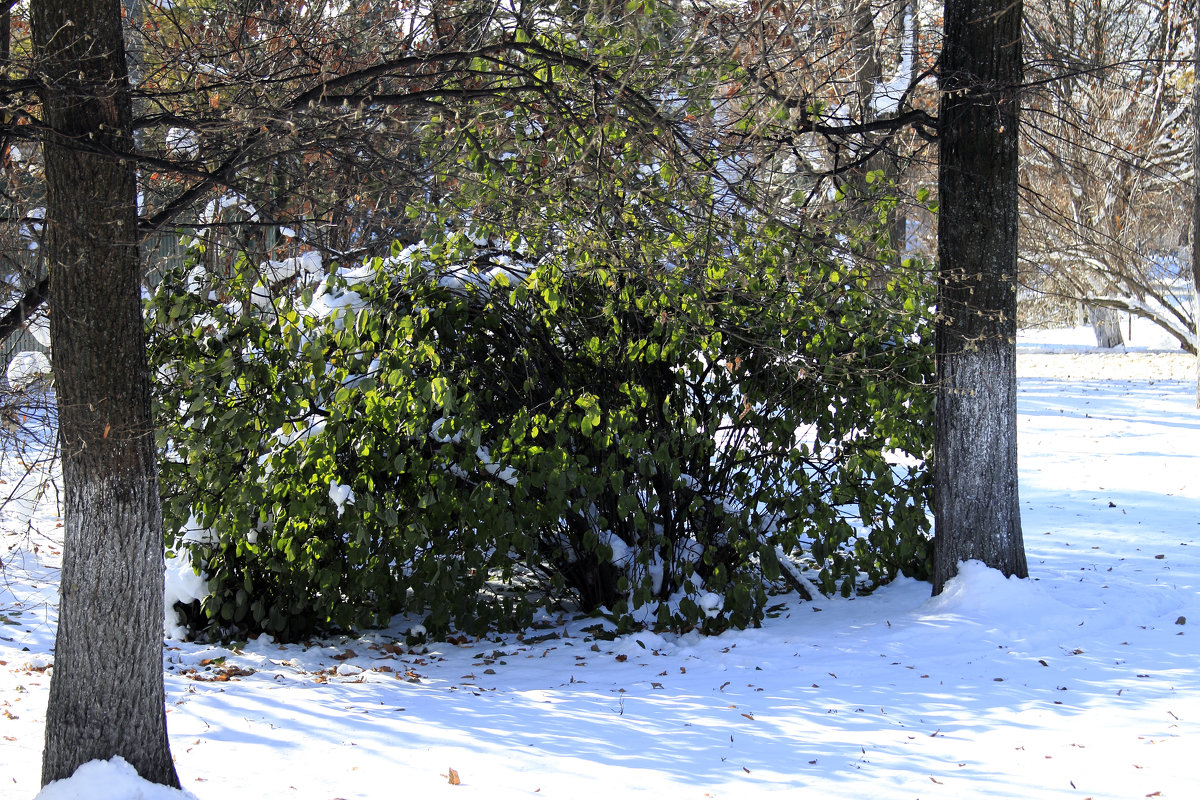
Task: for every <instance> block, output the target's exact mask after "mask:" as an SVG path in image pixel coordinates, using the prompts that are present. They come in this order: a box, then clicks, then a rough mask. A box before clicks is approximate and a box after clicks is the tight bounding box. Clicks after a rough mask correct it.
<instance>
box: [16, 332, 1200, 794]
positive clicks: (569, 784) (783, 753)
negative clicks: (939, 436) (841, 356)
mask: <svg viewBox="0 0 1200 800" xmlns="http://www.w3.org/2000/svg"><path fill="white" fill-rule="evenodd" d="M1135 330H1136V329H1135ZM1085 335H1086V334H1085ZM1146 341H1147V339H1143V340H1142V343H1140V344H1139V342H1137V341H1134V342H1133V343H1132V345H1131V347H1130V348H1129V350H1128V351H1127V352H1123V353H1109V352H1101V351H1097V350H1095V348H1093V347H1089V344H1090V341H1089V340H1088V339H1086V338H1082V336H1081V335H1079V334H1076V333H1075V332H1064V331H1048V332H1037V333H1031V334H1027V335H1023V336H1022V337H1021V340H1020V343H1019V351H1020V355H1019V359H1018V364H1019V367H1018V368H1019V371H1020V375H1021V378H1020V400H1019V402H1020V408H1019V411H1020V431H1021V434H1020V436H1021V439H1020V447H1021V480H1022V485H1021V495H1022V499H1021V503H1022V508H1023V513H1024V530H1025V537H1026V544H1027V548H1028V552H1029V561H1030V568H1031V572H1032V576H1031V578H1030V579H1029V580H1025V581H1018V580H1005V579H1004V578H1002V577H1001V576H1000V575H999V574H997V573H994V572H991V571H989V570H986V569H984V568H982V567H980V566H978V565H967V566H966V567H965V569H964V570H963V572H962V574H961V576H960V578H959V579H958V580H956V581H955V582H954V583H953V584H952V585H951V586H950V587H949V589H948V590H947V592H946V593H945V594H943V595H942V596H941V597H938V598H930V596H929V587H928V585H925V584H920V583H916V582H913V581H907V580H902V581H899V582H897V583H895V584H893V585H891V586H888V587H885V588H884V589H882V590H880V591H878V592H876V593H875V594H874V595H872V596H868V597H861V598H856V599H851V600H842V599H829V600H819V601H818V602H816V603H801V602H798V601H797V602H790V603H788V608H787V610H786V612H785V613H784V614H783V615H782V616H780V617H778V618H775V619H771V620H768V621H767V623H766V624H765V625H764V626H763V627H762V628H761V629H757V630H748V631H743V632H732V633H728V634H725V635H723V636H720V637H715V638H711V639H703V638H700V637H698V636H694V635H688V636H683V637H673V636H658V635H655V634H649V633H648V634H641V635H635V636H628V637H625V638H621V639H617V640H615V641H605V640H602V639H595V638H593V637H592V636H591V635H590V634H589V633H587V632H586V631H584V630H583V629H584V628H585V627H586V626H587V625H589V621H578V620H573V619H567V618H552V619H547V620H546V621H545V626H544V627H543V628H542V629H539V630H533V631H529V632H528V633H526V634H525V635H523V636H521V637H516V636H511V637H504V638H498V639H494V640H491V641H455V642H440V643H436V644H433V645H431V646H430V647H429V648H428V651H427V652H411V651H409V650H408V649H407V648H405V647H403V646H402V644H397V643H396V641H395V638H394V636H392V635H389V633H388V632H373V633H371V634H368V635H365V636H362V637H360V638H352V639H338V640H330V641H322V642H319V643H313V644H312V645H310V646H288V647H281V646H279V645H276V644H273V643H271V642H269V641H256V642H250V643H248V644H246V645H245V646H243V647H241V648H238V649H234V650H229V649H222V648H218V647H205V646H199V645H191V644H181V643H177V642H171V643H169V646H168V649H167V652H166V669H167V693H168V717H167V720H168V725H169V727H170V732H171V743H172V747H173V750H174V755H175V758H176V762H177V766H178V770H179V774H180V776H181V779H182V781H183V784H184V787H185V789H186V790H187V791H188V792H191V793H192V794H194V796H195V797H196V798H200V800H216V799H217V798H259V797H265V798H298V799H299V798H303V799H305V800H308V799H310V798H311V800H334V799H335V798H346V799H347V800H348V799H349V798H386V797H394V796H409V797H421V798H433V797H454V798H467V797H478V798H489V800H492V799H494V798H510V797H533V796H537V797H558V798H578V797H588V796H593V795H596V794H599V793H600V792H604V793H607V794H609V795H611V796H612V797H619V798H627V797H635V798H636V797H647V798H654V799H655V800H663V798H677V797H678V798H722V797H724V798H745V797H760V796H768V795H770V796H790V797H796V796H805V797H816V796H826V797H834V798H841V797H851V796H853V797H870V798H955V800H959V799H961V798H966V797H970V798H1006V797H1012V798H1060V797H1061V798H1088V797H1090V798H1135V797H1136V798H1141V797H1164V798H1194V797H1197V796H1200V789H1198V787H1200V777H1197V765H1196V756H1197V753H1198V752H1200V413H1198V412H1197V411H1196V410H1195V409H1194V407H1193V406H1194V396H1195V384H1194V375H1195V372H1194V369H1195V367H1194V364H1195V362H1194V360H1193V359H1191V358H1189V357H1186V356H1183V355H1181V354H1179V353H1177V352H1171V351H1170V347H1169V343H1164V342H1157V341H1154V339H1153V336H1150V337H1149V340H1148V341H1149V343H1148V344H1147V343H1146ZM1164 345H1165V346H1166V347H1165V348H1164V349H1163V350H1157V349H1156V348H1157V347H1161V346H1164ZM10 461H11V459H10ZM14 466H15V465H14V464H12V463H8V464H7V465H6V466H5V469H6V474H5V475H4V476H3V477H4V478H5V480H7V481H9V482H10V483H9V484H6V486H9V485H11V482H12V481H14V480H15V477H14V476H15V472H14ZM31 488H36V487H30V486H28V485H26V487H25V489H26V490H29V489H31ZM51 488H53V487H52V486H51ZM53 500H54V497H53V493H52V492H50V493H48V494H47V496H46V497H45V498H44V499H43V501H42V502H41V504H40V505H37V506H36V507H35V506H34V505H33V504H32V502H25V501H21V502H18V503H17V504H16V505H15V506H10V507H9V508H8V509H7V510H6V511H5V518H4V524H3V529H4V532H3V538H2V539H0V558H3V562H4V568H3V571H2V572H0V796H2V797H5V798H11V800H28V799H29V798H33V797H34V796H35V795H37V793H38V774H39V762H40V751H41V746H42V731H43V721H44V718H45V706H46V698H47V690H48V686H49V682H50V673H51V672H52V670H51V669H49V667H50V665H51V664H52V662H53V655H52V644H53V636H54V630H55V610H54V603H55V595H56V582H57V580H58V572H57V565H58V563H59V548H58V546H57V545H56V535H55V533H56V530H57V528H56V526H57V524H58V523H57V519H56V517H55V516H54V514H55V512H54V510H53V502H52V501H53ZM113 646H114V647H120V643H119V642H114V643H113ZM85 769H86V772H83V771H81V774H79V775H77V776H76V778H74V779H72V780H70V781H65V782H61V783H60V784H56V785H53V786H52V787H50V788H48V789H47V790H46V791H45V792H43V794H42V795H41V797H42V798H45V799H46V800H75V798H89V800H97V799H98V798H114V799H115V798H135V797H137V798H144V800H176V799H177V798H179V797H181V796H183V795H181V794H180V793H178V792H168V791H165V790H159V789H153V788H150V787H148V786H146V785H145V784H140V782H139V781H138V780H137V778H136V776H133V775H132V774H131V772H130V770H129V768H128V767H127V766H126V765H124V764H123V763H120V762H110V763H94V764H91V765H88V766H87V767H86V768H85ZM451 770H453V772H452V771H451ZM451 776H457V779H458V780H459V781H460V783H459V785H451V780H450V778H451ZM143 790H144V792H145V793H139V792H142V791H143ZM797 790H801V791H804V790H807V792H811V793H807V792H806V793H804V794H801V795H798V794H797ZM818 793H819V794H818Z"/></svg>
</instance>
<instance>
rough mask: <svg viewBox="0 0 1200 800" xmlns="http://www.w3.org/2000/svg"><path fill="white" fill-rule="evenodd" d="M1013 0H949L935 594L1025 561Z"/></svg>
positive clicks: (1016, 12) (1017, 25)
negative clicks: (973, 569) (965, 568)
mask: <svg viewBox="0 0 1200 800" xmlns="http://www.w3.org/2000/svg"><path fill="white" fill-rule="evenodd" d="M1021 15H1022V5H1021V2H1020V0H1017V1H1016V2H1010V0H981V1H973V0H947V2H946V5H945V38H944V43H943V52H942V71H941V91H942V99H941V109H940V115H939V128H938V137H939V142H940V151H941V154H940V164H939V167H938V189H939V201H938V204H939V208H940V212H939V218H938V262H939V263H938V325H937V343H936V358H937V379H938V382H937V411H936V422H935V431H934V481H935V484H934V485H935V489H934V531H935V542H934V554H935V564H934V585H933V591H934V594H938V593H940V592H941V591H942V589H943V588H944V587H945V585H946V581H948V580H949V579H950V578H952V577H953V576H954V575H955V574H957V572H958V564H959V562H961V561H965V560H969V559H978V560H980V561H983V562H984V563H985V564H987V565H988V566H991V567H994V568H997V569H1000V570H1001V571H1003V572H1004V573H1005V574H1007V575H1018V576H1021V577H1025V576H1026V575H1027V574H1028V567H1027V565H1026V560H1025V548H1024V542H1023V539H1022V535H1021V511H1020V505H1019V503H1018V495H1017V407H1016V401H1017V381H1016V320H1017V291H1016V278H1017V128H1018V122H1019V118H1020V98H1019V93H1018V90H1019V86H1020V83H1021V76H1022V66H1021Z"/></svg>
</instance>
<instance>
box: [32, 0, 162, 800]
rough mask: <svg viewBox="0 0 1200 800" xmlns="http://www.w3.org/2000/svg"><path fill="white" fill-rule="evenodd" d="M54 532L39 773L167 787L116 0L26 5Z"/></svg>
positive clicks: (153, 480)
mask: <svg viewBox="0 0 1200 800" xmlns="http://www.w3.org/2000/svg"><path fill="white" fill-rule="evenodd" d="M31 22H32V33H33V42H34V48H35V54H36V57H37V59H38V68H39V74H38V77H39V79H40V80H41V81H42V82H43V88H42V104H43V114H44V119H45V121H46V123H47V125H48V126H49V128H50V130H51V132H50V133H47V134H46V137H45V140H44V143H43V147H44V151H43V152H44V162H45V174H46V189H47V195H46V239H45V244H44V247H45V252H46V257H47V261H48V263H49V269H50V304H51V306H50V324H51V337H52V342H53V355H52V359H53V362H52V363H53V367H54V380H55V390H56V393H57V397H58V405H59V424H60V436H61V443H62V454H63V485H64V497H63V519H64V529H65V533H64V536H65V542H64V551H63V569H62V579H61V590H60V592H61V596H60V606H59V626H58V634H57V640H56V643H55V656H54V676H53V680H52V681H51V686H50V700H49V708H48V710H47V715H46V747H45V754H44V758H43V764H42V781H43V783H48V782H50V781H53V780H58V779H61V778H66V777H69V776H70V775H71V774H72V773H73V772H74V771H75V769H76V768H77V767H78V766H79V765H81V764H83V763H85V762H87V761H90V760H92V759H108V758H112V757H113V756H121V757H123V758H124V759H125V760H126V761H128V762H129V763H130V764H132V765H133V766H134V768H135V769H137V771H138V773H139V774H141V775H142V777H144V778H146V779H147V780H150V781H153V782H156V783H160V784H167V785H171V786H178V785H179V782H178V778H177V777H176V774H175V767H174V764H173V763H172V761H171V754H170V748H169V745H168V741H167V731H166V714H165V711H164V693H163V676H162V615H163V539H162V517H161V510H160V506H159V496H158V479H157V466H156V460H155V449H154V436H153V426H152V421H151V416H150V383H149V370H148V366H147V361H146V349H145V334H144V331H143V327H142V308H141V296H140V261H139V259H138V238H137V181H136V174H135V169H134V163H133V161H132V160H131V159H129V158H126V157H125V156H126V155H127V154H129V153H130V152H131V149H132V112H131V106H130V102H131V100H130V91H129V84H128V77H127V73H126V62H125V52H124V47H123V43H122V38H121V4H120V0H35V1H34V2H33V3H32V8H31Z"/></svg>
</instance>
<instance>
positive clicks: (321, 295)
mask: <svg viewBox="0 0 1200 800" xmlns="http://www.w3.org/2000/svg"><path fill="white" fill-rule="evenodd" d="M678 229H680V228H678V227H677V228H676V230H678ZM551 238H552V237H551V236H550V235H549V234H547V235H546V236H545V237H544V239H545V240H549V239H551ZM821 241H826V240H825V239H814V238H813V237H812V236H801V235H799V234H798V233H797V232H795V231H793V230H790V229H787V228H785V227H783V226H778V225H770V224H761V225H757V226H755V227H753V228H752V227H750V226H747V225H746V224H744V223H741V224H733V223H730V224H728V225H727V226H724V227H722V228H711V229H710V230H709V231H708V232H707V233H706V234H705V235H703V236H700V235H692V236H687V237H684V236H680V235H678V234H673V233H671V232H670V228H667V227H663V226H661V225H658V224H655V225H653V226H649V227H644V228H641V229H638V226H637V224H633V225H631V227H630V235H629V236H627V237H624V238H621V239H620V240H619V241H615V242H614V240H612V239H609V240H606V241H598V240H595V239H589V237H587V236H579V237H575V238H562V239H559V240H558V241H556V242H555V243H554V246H547V245H546V244H545V241H543V242H542V243H541V244H540V246H537V247H531V246H530V245H528V244H526V243H525V242H523V240H522V239H521V238H520V237H517V236H513V235H510V234H509V232H508V231H505V230H501V229H498V228H496V227H492V228H490V229H479V228H477V229H475V230H473V231H472V232H471V234H470V235H467V234H465V233H454V232H448V231H447V230H446V228H445V227H444V226H443V227H440V228H436V229H431V231H430V235H429V236H427V237H426V240H425V241H424V242H423V243H422V244H421V245H419V246H415V247H410V248H407V249H404V250H401V249H400V248H399V247H395V248H393V255H392V257H391V258H388V259H375V260H374V261H371V262H369V263H367V264H365V265H363V266H361V267H357V268H353V269H348V270H347V269H343V270H338V271H335V273H334V274H332V275H330V276H327V277H325V278H324V279H322V280H321V281H320V282H319V283H317V285H316V286H315V287H314V286H310V287H308V288H306V289H304V290H303V291H299V290H298V291H294V292H291V293H283V294H282V295H279V296H275V297H271V293H269V292H266V291H264V287H263V285H262V284H263V278H261V277H258V272H256V271H254V270H250V269H242V270H241V271H240V272H239V273H238V275H237V276H235V277H234V278H233V279H231V280H229V281H224V282H222V283H221V285H220V286H219V287H218V286H212V285H209V284H207V283H205V280H208V279H206V278H205V277H204V276H203V275H202V274H201V273H200V272H198V271H197V270H195V269H191V270H190V271H187V270H185V271H180V272H179V273H177V274H173V275H169V276H168V277H167V279H166V280H164V281H163V283H162V284H161V285H160V286H159V288H158V290H157V292H156V293H155V295H154V296H153V298H152V299H151V301H150V302H149V325H150V330H151V334H152V347H151V350H152V358H153V360H154V362H155V363H156V364H157V371H158V375H159V380H158V384H157V387H158V388H157V392H158V409H159V422H160V430H161V431H162V434H161V435H162V441H161V446H162V449H163V453H164V459H163V472H162V476H163V485H164V492H165V504H164V509H165V514H166V517H167V521H168V529H169V530H171V531H173V532H175V533H176V538H175V539H174V540H173V541H172V546H175V547H181V546H186V547H189V548H191V549H192V552H193V555H192V557H193V562H194V563H196V564H198V565H200V567H201V568H202V569H203V571H204V574H206V575H207V577H208V579H209V587H210V590H211V594H210V596H209V597H208V598H206V599H205V600H204V602H203V614H201V615H197V616H195V617H194V618H193V619H192V621H191V622H192V625H193V627H196V628H209V629H210V630H211V632H215V633H217V634H224V635H232V634H234V633H238V634H243V635H248V634H252V633H256V632H259V631H266V632H269V633H271V634H274V635H276V636H279V637H282V638H296V637H300V636H303V635H306V634H307V633H309V632H312V631H315V630H327V629H333V628H341V629H346V628H353V627H359V626H365V625H371V624H375V623H379V622H383V621H385V620H387V619H388V618H390V617H391V616H392V615H394V614H397V613H400V612H410V613H421V614H424V615H426V625H427V626H428V627H429V628H430V629H431V630H432V631H435V632H436V631H442V630H446V629H448V628H452V627H453V628H458V629H461V630H465V631H469V632H476V633H478V632H482V631H484V630H487V629H489V628H516V627H520V626H522V625H525V624H527V623H528V621H529V620H530V619H531V616H532V614H533V612H534V611H535V610H536V609H537V608H539V607H542V606H544V605H546V604H549V603H556V602H569V603H574V604H576V605H577V606H579V607H581V608H582V609H584V610H587V611H595V610H602V611H607V612H608V613H610V614H611V615H612V616H613V617H614V619H617V620H618V621H619V622H622V623H623V624H627V625H633V624H639V623H648V624H655V625H659V626H674V627H691V626H700V627H703V628H704V629H706V630H717V629H720V628H722V627H725V626H728V625H734V626H745V625H748V624H753V623H755V622H756V621H758V620H759V619H761V617H762V614H763V613H764V608H765V606H766V604H767V599H766V598H767V594H768V592H769V591H771V590H772V589H773V588H777V587H779V586H781V585H784V584H786V583H791V584H792V585H795V586H800V587H803V586H805V585H808V584H807V578H806V577H805V576H811V579H812V584H815V586H816V588H817V589H819V590H820V591H823V592H827V593H830V592H835V591H839V590H840V591H841V592H843V593H849V592H851V591H853V590H854V588H855V586H856V585H861V586H870V585H875V584H878V583H881V582H885V581H887V580H889V579H890V578H892V577H893V576H894V575H895V574H896V573H897V572H898V571H904V572H906V573H909V574H916V575H921V574H922V573H923V570H924V569H925V567H926V565H927V563H928V553H927V545H928V541H927V532H928V518H927V514H926V505H927V501H928V494H929V485H928V481H927V479H926V476H925V473H924V458H925V457H926V454H927V452H928V450H929V446H930V441H931V438H930V437H931V435H932V433H931V430H932V429H931V426H930V425H929V418H930V414H931V401H930V396H929V393H928V391H927V388H926V385H925V381H926V379H927V376H928V374H929V369H930V362H931V356H930V350H929V347H928V345H927V344H926V342H928V341H929V336H928V331H927V330H926V328H925V325H926V324H927V322H926V315H925V314H924V313H923V309H924V308H925V307H926V305H927V303H928V298H927V287H926V286H925V285H924V283H923V282H922V278H921V270H919V269H905V270H899V271H896V274H895V275H894V276H892V278H891V279H890V281H889V282H888V283H887V285H886V286H871V282H870V280H869V277H868V275H867V274H866V273H865V271H864V270H862V269H859V268H858V267H857V266H856V262H855V260H854V259H853V258H850V257H847V256H845V255H844V254H843V253H842V250H844V249H845V247H846V243H845V242H842V243H840V244H838V245H837V246H836V247H835V246H833V245H831V244H820V243H819V242H821ZM829 241H832V240H831V239H830V240H829ZM814 242H817V243H814ZM631 265H635V266H634V267H631ZM636 265H643V266H636ZM646 265H657V267H648V266H646ZM243 266H245V265H243ZM876 283H877V282H876ZM869 287H871V288H870V290H869ZM193 515H194V516H195V518H196V520H197V521H198V522H199V523H200V525H201V526H202V527H204V528H206V529H208V530H209V531H210V533H211V535H210V536H209V537H208V538H207V539H206V540H204V541H196V540H190V541H187V542H183V541H180V540H179V539H178V532H179V531H181V530H182V529H183V527H184V524H185V522H186V521H187V520H188V519H189V517H190V516H193Z"/></svg>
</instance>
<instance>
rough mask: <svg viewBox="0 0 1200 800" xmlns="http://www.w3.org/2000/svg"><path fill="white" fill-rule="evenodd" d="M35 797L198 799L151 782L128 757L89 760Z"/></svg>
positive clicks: (66, 799) (49, 799)
mask: <svg viewBox="0 0 1200 800" xmlns="http://www.w3.org/2000/svg"><path fill="white" fill-rule="evenodd" d="M34 800H197V797H196V795H194V794H192V793H191V792H189V791H185V790H183V789H170V788H168V787H166V786H162V785H160V784H157V783H151V782H150V781H148V780H145V779H144V778H142V777H141V776H140V775H138V774H137V770H135V769H134V768H133V767H132V766H131V765H130V764H129V762H128V761H126V760H125V759H123V758H121V757H120V756H116V757H114V758H112V759H111V760H109V761H89V762H88V763H86V764H84V765H82V766H81V767H80V768H79V769H77V770H75V774H74V775H72V776H71V777H69V778H66V779H64V780H61V781H54V782H53V783H49V784H47V785H46V786H45V787H44V788H43V789H42V790H41V791H40V792H38V795H37V797H36V798H34Z"/></svg>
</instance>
